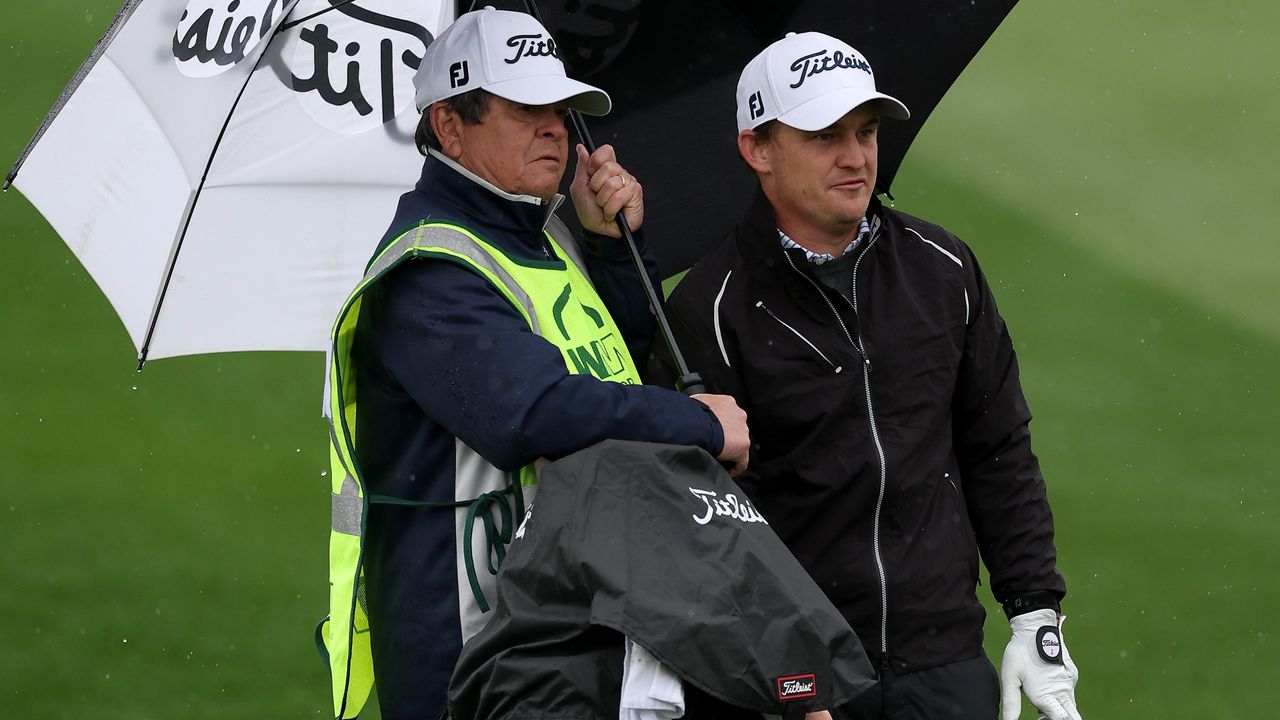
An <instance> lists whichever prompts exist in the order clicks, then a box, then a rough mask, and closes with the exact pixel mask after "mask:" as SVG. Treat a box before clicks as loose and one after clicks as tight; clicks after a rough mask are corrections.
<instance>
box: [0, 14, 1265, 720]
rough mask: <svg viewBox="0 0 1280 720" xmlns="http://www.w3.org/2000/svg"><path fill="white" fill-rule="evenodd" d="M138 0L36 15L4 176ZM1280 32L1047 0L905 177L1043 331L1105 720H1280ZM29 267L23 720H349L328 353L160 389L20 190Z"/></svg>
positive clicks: (20, 603) (18, 451)
mask: <svg viewBox="0 0 1280 720" xmlns="http://www.w3.org/2000/svg"><path fill="white" fill-rule="evenodd" d="M1153 5H1158V6H1153ZM117 7H118V4H117V3H114V2H103V1H99V0H93V1H83V2H74V3H73V2H68V1H66V0H50V1H48V2H41V3H35V2H24V3H12V4H11V6H8V7H6V8H5V16H4V19H3V20H2V21H0V61H3V68H4V69H3V73H0V161H3V164H4V166H5V167H6V168H7V164H8V161H9V159H11V158H16V157H17V155H18V154H19V152H20V151H21V149H22V147H23V146H24V145H25V143H26V141H27V139H28V138H29V137H30V135H31V134H32V133H33V132H34V130H35V129H36V127H37V125H38V124H39V122H40V120H41V118H42V117H43V116H44V113H45V112H46V111H47V110H48V108H49V106H50V105H51V104H52V103H53V101H54V100H55V99H56V97H57V95H58V93H59V92H60V90H61V88H62V86H63V84H64V83H65V82H66V80H67V79H68V78H69V77H70V76H71V74H72V73H73V72H74V70H75V68H76V67H77V66H78V65H79V63H80V62H81V60H82V59H83V58H84V56H85V55H86V54H87V53H88V52H89V51H90V49H91V48H92V47H93V44H94V42H95V41H96V39H97V38H98V37H99V36H100V35H101V33H102V32H103V30H104V29H105V28H106V26H107V24H108V23H109V22H110V20H111V18H112V17H113V16H114V13H115V11H116V9H117ZM1277 29H1280V5H1276V4H1275V3H1272V2H1266V1H1264V0H1244V1H1240V2H1234V3H1230V4H1222V5H1214V4H1209V3H1202V2H1189V1H1188V0H1180V1H1178V2H1170V3H1159V4H1153V3H1140V2H1136V0H1128V1H1124V0H1121V1H1116V0H1081V1H1078V2H1070V3H1064V2H1048V0H1023V2H1022V3H1021V4H1020V6H1019V7H1018V8H1017V9H1015V11H1014V12H1013V14H1012V15H1011V16H1010V17H1009V19H1008V20H1006V22H1005V24H1004V25H1003V26H1002V27H1001V29H1000V30H999V32H998V33H997V34H996V36H995V37H994V38H993V39H992V41H991V42H990V43H989V44H988V46H987V47H986V49H984V50H983V52H982V53H981V54H980V55H979V57H978V58H977V59H976V60H975V61H974V63H973V64H972V65H971V66H970V67H969V69H968V70H967V71H966V72H965V74H964V75H963V76H962V77H961V78H960V80H959V82H958V83H957V84H956V86H955V87H954V88H953V89H952V91H951V93H950V94H949V95H948V96H947V98H946V99H945V100H944V101H943V103H942V104H941V106H940V107H939V108H938V110H937V111H936V112H935V113H934V115H933V117H932V118H931V119H930V121H929V123H928V124H927V125H926V127H925V130H924V132H923V133H922V135H921V136H920V137H919V139H918V140H917V141H916V143H915V146H914V147H913V149H912V151H911V153H910V154H909V156H908V158H907V162H906V163H905V165H904V166H903V169H902V171H901V173H900V174H899V176H898V178H897V180H896V181H895V183H894V190H895V194H896V196H897V201H896V204H897V207H899V208H901V209H904V210H907V211H908V212H913V213H916V214H920V215H924V216H926V217H929V218H930V219H933V220H935V221H938V222H941V223H943V224H945V225H947V226H949V227H950V228H952V229H953V230H955V231H956V232H957V233H958V234H960V235H961V237H963V238H965V239H966V240H967V241H968V242H969V243H970V244H971V245H973V246H974V248H975V249H976V251H977V252H978V255H979V257H980V258H981V260H982V262H983V265H984V270H985V271H986V273H987V275H988V277H989V278H990V279H991V280H992V282H993V285H994V287H995V288H996V292H997V297H998V300H999V301H1000V304H1001V308H1002V311H1003V312H1004V314H1005V316H1006V319H1007V320H1008V322H1009V324H1010V326H1011V328H1012V330H1013V333H1014V337H1015V341H1016V344H1017V349H1018V352H1019V356H1020V359H1021V363H1022V368H1023V380H1024V385H1025V388H1026V392H1027V394H1028V396H1029V399H1030V401H1031V404H1032V408H1033V410H1034V411H1035V413H1036V420H1035V422H1034V424H1033V430H1034V436H1035V444H1036V449H1037V451H1038V453H1039V455H1040V457H1041V462H1042V464H1043V466H1044V469H1045V473H1046V476H1047V478H1048V482H1049V490H1050V496H1051V499H1052V501H1053V504H1054V509H1055V512H1056V515H1057V521H1058V545H1059V551H1060V555H1061V565H1062V569H1063V572H1064V573H1065V574H1066V576H1067V580H1068V584H1069V588H1070V595H1069V598H1068V601H1067V603H1066V611H1067V614H1068V615H1069V617H1070V619H1069V621H1068V623H1067V638H1068V645H1069V647H1070V648H1071V651H1072V655H1073V657H1074V658H1075V659H1076V662H1077V664H1078V665H1079V666H1080V670H1081V675H1082V677H1081V681H1080V687H1079V691H1078V698H1079V701H1080V705H1081V707H1082V709H1083V712H1084V715H1085V716H1086V717H1090V718H1116V717H1124V718H1161V720H1168V719H1173V718H1217V717H1270V716H1272V715H1273V714H1274V712H1275V710H1274V708H1275V706H1276V699H1277V690H1276V686H1275V678H1276V677H1277V669H1278V668H1280V664H1277V661H1276V660H1275V653H1274V651H1273V650H1272V649H1271V648H1270V647H1269V646H1270V645H1271V644H1272V643H1273V642H1275V641H1276V633H1275V631H1274V630H1273V621H1272V618H1271V616H1270V614H1269V613H1270V612H1271V611H1273V610H1274V609H1275V608H1277V607H1280V579H1278V576H1280V549H1278V547H1280V531H1278V530H1277V529H1276V522H1277V517H1278V516H1280V489H1277V488H1275V487H1274V485H1275V480H1276V477H1275V474H1276V470H1275V469H1276V468H1277V467H1278V466H1280V449H1277V445H1276V443H1274V442H1273V441H1272V438H1271V435H1272V433H1273V431H1274V428H1275V427H1276V422H1275V420H1274V419H1273V417H1272V416H1273V413H1275V411H1276V408H1277V407H1278V406H1280V403H1278V402H1277V401H1278V400H1280V382H1277V380H1276V377H1275V375H1276V373H1277V369H1278V368H1280V312H1277V291H1276V289H1275V288H1276V281H1275V276H1276V271H1277V268H1278V263H1280V247H1277V246H1276V243H1275V239H1274V238H1275V234H1276V233H1275V230H1274V228H1273V221H1274V220H1275V219H1276V216H1277V207H1278V203H1277V202H1276V200H1275V199H1274V197H1273V193H1274V192H1275V191H1276V190H1277V189H1280V170H1277V162H1276V161H1277V157H1276V152H1275V149H1274V146H1273V143H1274V141H1275V140H1276V139H1277V130H1276V128H1280V55H1277V54H1276V53H1275V52H1274V51H1273V50H1271V49H1270V47H1271V45H1272V43H1271V38H1270V37H1269V35H1271V34H1274V32H1275V31H1276V30H1277ZM890 90H891V89H890ZM884 131H885V132H892V126H891V125H887V126H886V128H885V130H884ZM85 142H86V143H92V142H110V138H100V137H86V138H85ZM0 257H2V258H3V266H4V280H3V281H2V282H0V320H3V323H2V325H0V326H2V327H3V328H4V329H5V331H6V339H7V342H6V343H5V349H4V351H3V352H0V458H2V460H0V495H2V496H0V558H2V559H0V573H2V577H3V579H4V584H5V590H4V592H0V628H2V629H3V638H4V642H3V644H2V645H0V716H4V717H33V718H61V717H67V718H84V717H92V718H174V717H184V718H185V717H191V718H202V717H208V718H213V717H248V716H252V717H262V718H293V717H326V716H327V715H328V713H329V701H328V694H327V692H328V691H327V686H326V682H325V676H324V673H323V670H322V668H321V665H320V663H319V660H318V658H317V656H316V654H315V650H314V648H313V645H312V640H311V633H312V629H313V623H314V621H315V619H316V618H317V617H318V616H319V615H320V614H321V613H322V612H323V610H324V604H325V597H324V592H325V588H326V550H325V542H326V534H327V526H328V506H329V504H328V498H327V497H326V496H327V494H328V482H327V480H328V479H327V478H325V477H322V476H321V473H322V472H324V471H325V469H326V467H325V466H326V462H327V460H326V448H325V442H326V435H325V431H324V427H323V424H322V423H321V421H320V419H319V410H320V402H321V397H320V381H321V375H322V365H323V361H322V359H321V357H320V356H319V355H318V354H312V355H298V354H293V355H290V354H263V353H256V354H239V355H222V356H210V357H194V358H177V359H171V360H163V361H158V362H155V363H152V364H149V365H148V366H147V369H146V370H145V372H144V373H142V374H141V375H137V374H135V373H134V372H133V364H134V362H133V349H132V346H131V345H130V343H129V340H128V337H127V336H126V334H125V332H124V329H123V326H122V325H121V324H120V322H119V321H118V320H117V318H116V317H115V315H114V313H113V311H112V310H111V308H110V306H109V305H108V304H107V302H106V300H105V299H104V298H103V297H102V296H101V294H100V293H99V292H98V290H97V288H96V286H95V285H94V284H93V281H92V280H91V279H90V278H89V277H88V276H87V275H86V273H85V272H84V270H83V269H82V268H81V267H80V266H79V264H78V263H77V261H76V260H75V258H74V257H73V256H72V254H71V253H70V251H69V250H68V249H67V248H66V246H65V245H63V244H62V242H61V241H60V240H59V239H58V238H57V236H56V235H55V234H54V233H53V232H52V231H51V230H50V229H49V227H48V225H47V224H46V223H45V222H44V221H43V220H42V219H41V218H40V216H39V215H38V213H37V212H36V211H35V210H34V209H33V208H32V207H31V206H30V205H29V204H28V203H27V202H26V201H25V200H24V199H23V198H22V197H21V196H20V195H19V194H18V193H16V192H12V191H11V192H10V193H9V194H7V195H6V196H4V197H0ZM984 592H985V589H984ZM988 599H989V598H988ZM1006 636H1007V629H1006V628H1005V627H1004V623H1003V621H1002V620H1001V619H1000V616H999V614H998V613H993V614H992V616H991V619H990V621H989V623H988V649H989V651H990V652H991V653H992V655H993V657H998V656H999V653H1000V648H1001V646H1002V645H1003V643H1004V640H1005V638H1006Z"/></svg>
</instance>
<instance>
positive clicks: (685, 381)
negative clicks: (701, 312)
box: [524, 0, 707, 395]
mask: <svg viewBox="0 0 1280 720" xmlns="http://www.w3.org/2000/svg"><path fill="white" fill-rule="evenodd" d="M524 6H525V9H526V11H527V12H528V13H529V14H530V15H532V16H533V17H534V19H535V20H537V21H538V22H539V23H540V24H541V25H542V26H543V27H546V23H544V22H542V13H540V12H538V4H537V3H536V2H534V0H524ZM569 119H570V120H571V121H572V122H573V129H574V130H575V131H576V132H577V133H578V138H579V139H581V140H582V144H583V145H585V146H586V148H587V152H588V153H594V152H595V151H596V144H595V141H593V140H592V139H591V133H590V132H589V131H588V130H587V122H586V120H585V119H583V117H582V113H580V112H578V111H577V110H570V111H569ZM616 219H617V223H618V229H619V230H621V231H622V237H623V238H624V239H625V240H626V241H627V251H628V252H630V253H631V262H632V263H633V264H635V267H636V275H638V276H639V278H640V286H641V287H642V288H644V293H645V297H647V298H648V300H649V310H650V311H651V312H653V316H654V317H655V318H656V319H657V321H658V330H659V331H660V332H661V333H662V339H663V340H665V341H666V343H667V347H668V348H670V349H671V359H672V360H673V361H675V365H676V373H677V375H678V378H679V379H678V380H676V387H678V388H679V389H680V391H681V392H683V393H685V394H686V395H697V394H698V393H704V392H706V391H707V389H706V387H705V386H703V384H702V377H701V376H700V375H698V374H697V373H695V372H691V371H690V370H689V366H688V364H687V363H685V361H684V355H683V354H681V352H680V346H679V344H678V343H676V338H675V335H673V334H672V333H671V324H670V323H668V322H667V315H666V313H664V312H663V311H662V302H661V301H660V300H659V299H658V293H657V291H656V290H655V289H654V287H653V283H652V282H650V281H649V273H648V271H647V270H645V267H644V258H642V257H640V250H639V249H638V248H637V247H636V240H635V238H634V237H633V236H632V235H631V228H630V226H628V225H627V219H626V218H625V217H623V216H622V213H618V216H617V218H616Z"/></svg>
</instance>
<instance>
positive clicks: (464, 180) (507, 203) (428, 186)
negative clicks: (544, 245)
mask: <svg viewBox="0 0 1280 720" xmlns="http://www.w3.org/2000/svg"><path fill="white" fill-rule="evenodd" d="M427 152H428V157H427V160H426V162H425V163H424V164H423V166H422V176H421V177H420V178H419V179H418V184H417V185H416V186H415V187H414V190H415V191H416V192H419V193H424V194H427V195H432V196H434V197H436V198H439V199H440V200H442V201H444V202H446V203H448V204H449V205H451V206H453V207H455V208H457V209H458V210H459V211H460V212H461V213H462V214H464V215H468V216H469V217H464V218H458V219H459V220H462V221H464V222H465V221H471V222H473V223H475V224H478V225H483V226H486V227H495V228H497V229H501V230H506V231H508V232H513V233H528V232H533V233H535V234H538V235H540V234H541V232H542V230H544V229H545V228H546V225H547V222H548V221H549V220H550V219H551V215H552V213H554V212H555V211H556V208H558V207H560V204H561V203H563V202H564V196H563V195H561V194H559V193H556V194H555V195H553V196H552V197H551V199H550V200H543V199H542V198H536V197H533V196H532V195H516V194H513V193H509V192H506V191H505V190H502V189H501V188H499V187H497V186H496V185H494V184H493V183H491V182H489V181H488V180H485V179H484V178H482V177H480V176H479V175H476V174H475V173H473V172H471V171H470V170H468V169H466V168H465V167H463V166H461V165H459V164H458V163H457V162H455V161H453V160H451V159H450V158H448V157H447V156H445V155H444V154H443V153H441V152H439V151H437V150H434V149H432V150H428V151H427ZM481 189H483V192H477V191H478V190H481ZM538 242H539V245H540V244H541V240H539V241H538Z"/></svg>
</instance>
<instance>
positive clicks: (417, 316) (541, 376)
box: [375, 260, 724, 470]
mask: <svg viewBox="0 0 1280 720" xmlns="http://www.w3.org/2000/svg"><path fill="white" fill-rule="evenodd" d="M384 282H385V283H386V300H385V306H384V308H385V309H384V312H385V322H383V323H381V328H382V330H381V333H380V336H379V337H378V338H377V339H376V340H375V342H376V343H377V346H378V348H379V351H380V354H381V357H382V362H383V364H384V365H385V367H386V369H387V371H388V372H389V373H390V374H391V375H392V376H393V377H394V378H395V379H396V381H397V382H399V383H400V384H401V385H402V386H403V387H404V389H405V390H406V391H407V393H408V394H409V395H410V396H411V397H412V398H413V399H414V401H415V402H416V403H417V404H418V405H419V406H420V407H421V408H422V409H423V411H424V412H426V413H427V414H428V415H430V416H431V417H432V418H433V419H435V420H436V421H437V422H439V423H440V424H441V425H442V426H444V427H445V428H446V429H447V430H448V431H449V432H451V433H453V434H454V435H455V436H456V437H458V438H459V439H461V440H462V441H463V442H465V443H466V444H467V445H468V446H470V447H471V448H472V449H474V450H475V451H476V452H478V453H479V454H480V455H481V456H482V457H483V458H485V459H486V460H488V461H489V462H491V463H493V464H494V465H495V466H497V467H499V468H501V469H503V470H515V469H517V468H519V467H521V466H523V465H526V464H528V463H530V462H532V461H533V460H535V459H537V458H539V457H546V458H549V459H557V458H560V457H563V456H564V455H568V454H570V453H573V452H576V451H578V450H581V449H583V448H586V447H589V446H591V445H593V444H595V443H596V442H599V441H600V440H605V439H610V438H612V439H618V440H639V441H647V442H659V443H672V444H678V445H697V446H700V447H702V448H704V449H706V450H707V451H708V452H710V453H711V454H712V455H717V454H719V452H720V450H721V449H722V446H723V444H724V440H723V434H722V431H721V429H720V424H719V422H718V421H717V420H716V419H715V417H714V416H712V415H711V413H710V412H708V411H707V410H706V409H705V408H704V407H703V406H702V405H701V404H699V403H697V402H695V401H693V400H691V399H689V398H687V397H684V396H683V395H681V394H679V393H676V392H672V391H670V390H666V389H664V388H658V387H649V386H643V385H622V384H619V383H612V382H603V381H600V380H597V379H596V378H594V377H591V376H588V375H571V374H570V373H569V371H568V369H567V368H566V367H565V362H564V356H563V355H562V354H561V352H560V350H559V349H558V348H557V347H555V346H554V345H553V344H551V343H550V342H548V341H547V340H545V339H544V338H542V337H540V336H538V335H537V334H535V333H534V332H533V331H532V330H530V329H529V326H528V324H527V323H526V322H525V320H524V318H523V317H522V316H521V315H520V314H519V313H518V312H517V311H516V310H515V308H513V307H511V305H510V304H508V303H507V301H506V300H505V299H504V298H503V297H502V296H501V295H499V294H498V293H497V292H496V291H495V290H493V289H492V288H491V287H490V286H489V285H488V284H487V282H486V281H485V280H483V279H482V278H481V277H480V276H479V275H477V274H475V273H473V272H472V271H470V270H468V269H465V268H462V267H460V266H456V265H453V264H450V263H445V262H440V261H430V260H412V261H409V262H406V263H404V264H403V265H402V266H401V267H399V268H397V269H396V270H394V271H393V273H392V276H391V277H388V278H386V279H385V280H384Z"/></svg>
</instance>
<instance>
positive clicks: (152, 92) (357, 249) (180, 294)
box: [10, 0, 454, 358]
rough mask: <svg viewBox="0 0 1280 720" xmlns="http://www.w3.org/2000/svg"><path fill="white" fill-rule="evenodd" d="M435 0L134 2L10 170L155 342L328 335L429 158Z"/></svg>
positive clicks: (175, 345)
mask: <svg viewBox="0 0 1280 720" xmlns="http://www.w3.org/2000/svg"><path fill="white" fill-rule="evenodd" d="M453 17H454V6H453V3H452V2H442V1H441V0H436V1H435V2H430V1H426V0H361V2H360V3H358V4H357V3H336V2H335V3H332V4H331V3H330V2H327V1H326V0H233V1H231V2H227V0H147V1H146V2H142V1H141V0H132V1H131V2H129V3H127V4H126V5H125V6H124V8H123V9H122V10H121V11H120V14H119V16H118V17H117V18H116V21H115V22H114V23H113V25H112V26H111V28H110V30H109V31H108V32H107V35H106V36H105V37H104V38H103V39H102V41H101V42H100V43H99V45H98V47H97V48H96V49H95V51H94V53H93V54H92V55H91V56H90V57H89V59H88V60H87V61H86V62H85V64H84V66H83V67H82V68H81V70H80V71H79V72H78V73H77V75H76V77H75V78H74V79H73V81H72V83H71V85H70V86H69V87H68V88H67V90H66V91H65V92H64V94H63V96H62V98H61V99H60V100H59V102H58V105H57V106H55V108H54V110H53V111H52V112H51V113H50V115H49V117H48V119H46V121H45V124H44V125H43V126H42V127H41V128H40V132H39V133H38V134H37V136H36V138H35V139H34V140H33V141H32V143H31V145H30V146H29V147H28V150H27V152H26V153H24V157H23V159H22V160H20V161H19V164H18V166H16V167H15V168H14V170H13V171H12V172H11V173H10V178H11V179H12V180H13V182H14V185H15V186H16V187H17V188H18V189H19V190H21V191H22V193H23V194H24V195H26V196H27V198H28V199H29V200H31V202H32V204H34V205H35V206H36V207H37V208H38V209H39V210H40V212H41V213H42V214H43V215H44V216H45V218H46V219H47V220H48V221H49V223H50V224H51V225H52V226H53V227H54V229H55V230H57V232H58V234H59V235H61V236H62V238H63V240H64V241H65V242H66V243H67V245H69V246H70V248H71V250H72V251H73V252H74V253H75V254H76V257H77V258H78V259H79V260H80V262H81V263H83V264H84V266H85V268H86V269H87V270H88V271H89V273H90V275H92V276H93V278H94V280H95V281H96V282H97V283H98V285H99V287H101V288H102V291H103V292H104V293H105V294H106V296H107V299H108V300H110V302H111V304H112V306H113V307H114V308H115V310H116V313H117V314H118V315H119V316H120V318H121V320H122V321H123V322H124V325H125V328H126V329H127V330H128V332H129V336H130V338H131V339H132V340H133V342H134V345H135V346H136V347H137V348H138V351H139V356H140V358H141V357H143V356H150V357H153V358H162V357H170V356H175V355H189V354H198V353H207V352H219V351H231V350H323V349H324V348H325V347H326V345H327V342H328V334H329V328H330V325H331V324H332V322H333V318H334V316H335V315H336V314H337V310H338V306H339V305H340V304H341V302H342V300H343V298H344V297H345V296H346V293H347V292H348V291H349V290H350V288H351V287H352V286H353V285H354V284H355V282H356V281H357V280H358V279H359V277H360V275H361V273H362V271H363V268H364V265H365V263H366V262H368V260H369V255H370V253H371V251H372V249H373V247H374V245H375V244H376V242H377V240H378V238H379V237H380V236H381V235H382V233H383V231H384V229H385V227H386V224H387V222H388V221H389V218H390V217H391V215H392V213H393V212H394V210H395V203H396V199H397V197H398V195H399V194H400V193H401V192H403V191H404V190H406V189H407V188H409V187H411V186H412V184H413V182H414V180H415V179H416V178H417V175H418V171H419V169H420V167H421V158H420V157H419V156H418V154H417V152H416V151H415V149H414V146H413V130H414V127H415V125H416V121H417V114H416V112H415V111H414V107H413V73H414V71H415V70H416V69H417V66H418V63H419V61H420V60H421V58H422V55H423V52H424V50H425V48H426V45H427V43H428V42H430V40H431V38H432V37H433V36H434V34H436V33H437V32H439V30H440V29H442V28H443V27H445V26H446V25H447V24H448V23H449V22H450V21H452V18H453Z"/></svg>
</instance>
